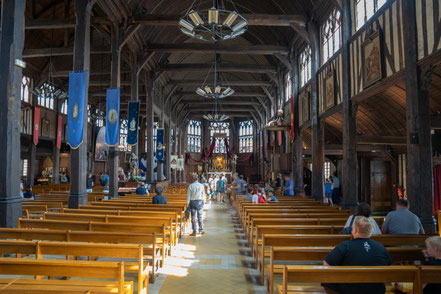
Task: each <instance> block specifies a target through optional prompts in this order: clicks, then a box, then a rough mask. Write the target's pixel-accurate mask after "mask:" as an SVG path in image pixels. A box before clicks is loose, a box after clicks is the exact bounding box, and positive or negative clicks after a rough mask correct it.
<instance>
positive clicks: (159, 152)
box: [156, 129, 164, 162]
mask: <svg viewBox="0 0 441 294" xmlns="http://www.w3.org/2000/svg"><path fill="white" fill-rule="evenodd" d="M156 159H157V160H158V162H162V161H163V160H164V129H157V130H156Z"/></svg>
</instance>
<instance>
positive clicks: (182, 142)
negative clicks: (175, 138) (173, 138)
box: [179, 126, 187, 183]
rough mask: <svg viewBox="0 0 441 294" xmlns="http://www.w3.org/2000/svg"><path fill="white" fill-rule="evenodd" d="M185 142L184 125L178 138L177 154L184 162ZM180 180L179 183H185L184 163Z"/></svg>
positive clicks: (185, 132)
mask: <svg viewBox="0 0 441 294" xmlns="http://www.w3.org/2000/svg"><path fill="white" fill-rule="evenodd" d="M186 142H187V128H186V127H185V126H183V127H181V138H180V148H179V149H180V154H179V158H182V159H184V162H185V150H186V148H187V145H186ZM180 173H181V174H180V176H181V178H180V181H181V183H185V182H186V181H185V163H184V169H183V170H182V171H180Z"/></svg>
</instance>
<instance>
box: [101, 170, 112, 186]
mask: <svg viewBox="0 0 441 294" xmlns="http://www.w3.org/2000/svg"><path fill="white" fill-rule="evenodd" d="M109 181H110V178H109V175H108V174H106V173H103V174H102V175H101V178H100V183H101V186H103V187H105V186H107V185H109Z"/></svg>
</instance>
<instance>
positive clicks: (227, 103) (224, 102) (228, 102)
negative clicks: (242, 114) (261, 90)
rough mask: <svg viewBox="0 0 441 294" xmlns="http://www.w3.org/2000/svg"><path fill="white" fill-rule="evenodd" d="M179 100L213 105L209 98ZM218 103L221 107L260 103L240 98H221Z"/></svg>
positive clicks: (257, 104) (194, 103) (186, 102)
mask: <svg viewBox="0 0 441 294" xmlns="http://www.w3.org/2000/svg"><path fill="white" fill-rule="evenodd" d="M181 102H183V103H185V104H193V105H213V104H214V102H213V101H211V100H207V99H205V100H182V101H181ZM220 104H221V105H222V108H223V107H225V106H230V105H240V106H252V105H255V106H260V103H259V102H257V101H252V100H247V101H244V100H242V99H240V100H222V101H221V102H220Z"/></svg>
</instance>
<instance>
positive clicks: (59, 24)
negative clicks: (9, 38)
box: [25, 17, 111, 30]
mask: <svg viewBox="0 0 441 294" xmlns="http://www.w3.org/2000/svg"><path fill="white" fill-rule="evenodd" d="M90 22H91V24H107V25H110V24H111V21H110V20H109V19H108V18H107V17H91V18H90ZM75 24H76V20H75V19H28V20H26V23H25V30H55V29H75Z"/></svg>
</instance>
